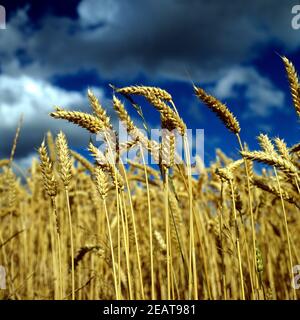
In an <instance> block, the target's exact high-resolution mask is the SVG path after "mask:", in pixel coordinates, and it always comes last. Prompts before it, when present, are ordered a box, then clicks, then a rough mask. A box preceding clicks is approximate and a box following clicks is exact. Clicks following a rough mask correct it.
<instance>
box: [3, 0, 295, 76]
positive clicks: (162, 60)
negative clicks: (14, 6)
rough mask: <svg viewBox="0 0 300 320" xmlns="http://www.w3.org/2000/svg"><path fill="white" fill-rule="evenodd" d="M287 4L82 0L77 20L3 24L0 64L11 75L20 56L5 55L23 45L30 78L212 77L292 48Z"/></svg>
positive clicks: (22, 16)
mask: <svg viewBox="0 0 300 320" xmlns="http://www.w3.org/2000/svg"><path fill="white" fill-rule="evenodd" d="M293 5H294V1H291V0H288V1H281V0H265V1H260V0H253V1H251V2H249V1H247V2H245V1H244V2H241V1H238V0H233V1H230V2H228V1H227V2H225V1H217V0H212V1H210V2H209V3H208V2H207V1H204V0H190V1H185V0H165V1H159V0H152V1H138V0H131V1H128V0H122V1H121V0H118V1H112V0H101V1H96V0H82V1H81V2H80V3H79V5H78V7H77V11H78V19H77V20H75V19H74V18H69V17H65V16H64V17H57V16H49V15H48V16H46V17H44V18H43V20H42V21H41V22H40V24H39V27H38V28H28V26H27V29H30V30H29V31H28V30H27V31H26V28H25V27H26V12H24V11H23V12H22V13H20V12H19V13H18V18H17V17H14V18H12V19H11V20H10V21H9V22H8V30H11V31H8V32H10V34H9V33H6V35H4V34H5V33H3V35H2V34H1V35H0V37H1V38H2V37H4V43H9V44H10V45H9V46H7V45H6V46H5V48H4V47H2V48H1V49H0V54H1V55H2V56H3V59H2V60H1V61H2V64H1V68H2V70H4V71H5V72H9V73H14V72H18V69H17V67H18V65H19V64H20V61H19V60H17V61H14V60H12V59H11V58H12V57H11V56H10V57H9V58H8V56H9V53H11V52H12V50H17V49H23V50H24V55H25V56H26V57H27V58H28V59H27V61H29V63H27V64H26V65H23V66H22V69H23V70H24V72H26V73H27V74H30V75H32V76H33V75H38V76H43V77H49V76H51V75H53V74H59V73H67V72H71V71H76V69H77V70H80V69H85V68H86V69H89V68H96V69H97V71H98V72H99V74H100V75H101V76H103V77H106V78H118V77H119V78H123V77H124V76H126V78H127V79H129V78H134V77H136V76H137V75H139V74H140V73H144V74H146V75H147V76H148V77H150V78H159V77H166V78H172V79H174V78H177V79H186V78H187V76H186V70H188V71H189V72H190V73H191V75H192V77H193V79H194V80H197V81H203V82H205V81H214V80H216V79H217V78H218V77H219V76H220V75H222V73H224V72H226V71H227V70H228V69H230V68H231V67H232V66H234V65H239V64H241V63H243V62H247V61H249V60H251V59H253V58H255V57H258V56H259V55H260V54H261V52H262V51H263V50H264V49H265V48H267V47H268V46H269V45H270V44H277V45H279V46H282V47H283V48H284V50H285V51H292V50H295V49H296V48H298V47H299V45H300V38H299V33H297V32H296V31H295V30H293V29H292V28H291V19H292V14H291V8H292V6H293ZM30 23H32V24H33V23H34V22H27V24H28V25H30ZM1 43H3V40H2V39H1ZM7 47H8V48H7ZM30 61H32V62H31V63H30Z"/></svg>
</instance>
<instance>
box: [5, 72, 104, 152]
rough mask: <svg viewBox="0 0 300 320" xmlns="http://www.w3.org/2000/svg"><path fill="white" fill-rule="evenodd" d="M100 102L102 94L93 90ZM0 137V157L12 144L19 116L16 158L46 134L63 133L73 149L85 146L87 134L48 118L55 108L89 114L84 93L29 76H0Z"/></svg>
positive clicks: (79, 129)
mask: <svg viewBox="0 0 300 320" xmlns="http://www.w3.org/2000/svg"><path fill="white" fill-rule="evenodd" d="M92 90H93V91H94V93H95V94H96V95H97V97H98V98H99V99H100V101H101V102H104V103H105V104H106V99H105V97H104V94H103V91H102V90H101V89H95V88H92ZM0 96H1V100H0V119H1V126H0V136H1V147H0V150H1V156H8V155H9V153H10V148H11V144H12V141H13V137H14V133H15V130H16V124H17V122H18V119H19V117H20V116H21V114H23V115H24V123H23V126H22V128H21V134H20V140H19V143H18V145H17V153H16V157H27V156H28V155H29V153H30V152H32V150H33V148H37V146H39V145H40V143H41V141H42V140H43V137H44V135H45V133H46V132H47V131H48V130H51V131H52V132H53V133H56V132H58V131H59V130H63V131H64V132H65V133H66V134H67V137H68V139H69V142H70V145H72V146H73V147H84V146H86V145H87V143H88V141H89V134H87V133H86V132H85V130H84V129H81V128H77V127H76V126H74V125H72V124H69V123H67V122H66V121H63V120H55V119H52V118H51V117H50V116H49V112H50V111H52V110H53V106H54V105H59V106H62V107H64V108H70V107H72V109H75V110H81V111H87V112H90V108H89V107H88V100H87V97H86V93H85V92H73V91H66V90H64V89H62V88H59V87H56V86H54V85H52V84H50V83H49V82H47V81H45V80H41V79H34V78H32V77H29V76H25V75H22V76H19V77H13V76H8V75H3V74H2V75H0Z"/></svg>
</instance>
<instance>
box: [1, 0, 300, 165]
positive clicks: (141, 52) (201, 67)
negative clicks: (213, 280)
mask: <svg viewBox="0 0 300 320" xmlns="http://www.w3.org/2000/svg"><path fill="white" fill-rule="evenodd" d="M0 4H1V5H3V6H4V7H5V9H6V15H7V21H6V29H5V30H0V116H1V124H0V136H1V145H0V156H1V157H5V156H8V154H9V152H10V148H11V143H12V140H13V136H14V131H15V127H16V125H17V122H18V118H19V117H20V115H21V113H24V117H25V118H24V125H23V129H22V132H21V138H20V142H19V145H18V149H17V153H16V157H17V160H18V161H19V163H20V164H21V165H24V164H26V163H28V162H29V161H30V159H31V158H32V156H33V155H34V153H35V148H37V146H38V145H39V144H40V142H41V141H42V139H43V137H44V135H45V133H46V132H47V130H48V129H50V130H52V131H53V132H54V133H55V132H57V131H58V130H60V129H62V130H64V131H65V132H66V134H67V136H68V138H69V142H70V145H71V147H73V148H75V149H78V148H80V147H81V146H86V145H87V143H88V141H89V135H88V134H86V133H85V132H84V130H82V129H80V128H74V126H72V125H70V124H67V123H64V122H63V121H57V120H56V121H55V120H53V119H50V117H49V116H48V113H49V112H50V111H51V110H52V109H53V106H54V105H61V106H62V107H66V108H70V109H79V110H82V111H88V110H89V106H88V103H87V98H86V91H87V88H88V87H90V88H92V89H93V90H94V92H95V93H96V95H97V96H98V97H99V98H100V101H101V102H102V103H103V105H104V106H106V107H107V108H108V109H109V110H110V112H111V94H112V92H111V88H110V87H109V83H112V84H114V85H116V86H119V87H120V86H127V85H135V84H144V85H155V86H160V87H162V88H165V89H167V90H168V91H169V92H170V93H171V94H172V96H173V98H174V101H175V103H176V106H177V108H178V110H179V112H180V114H181V116H182V118H183V119H184V120H185V122H186V123H187V126H188V127H189V128H191V129H196V128H199V129H204V130H205V162H206V164H208V163H209V161H210V160H212V159H213V158H214V149H215V148H222V149H223V150H224V151H225V152H226V153H228V154H229V155H230V156H234V155H236V151H237V143H236V140H235V137H234V136H233V135H232V134H230V133H229V132H228V131H227V130H226V129H225V128H224V127H223V125H222V124H221V123H220V121H219V119H217V118H216V117H215V115H213V114H212V113H211V112H210V111H209V110H207V109H206V107H205V106H204V105H202V104H201V103H200V102H198V101H197V99H196V97H195V96H194V94H193V90H192V83H191V80H192V81H194V82H195V83H196V84H197V85H199V86H201V87H203V88H205V89H206V90H207V91H208V92H210V93H212V94H214V95H215V96H216V97H218V98H219V99H220V100H222V101H224V102H226V103H227V105H228V106H229V108H230V109H231V110H232V112H233V113H234V114H235V115H236V116H237V118H238V119H239V121H240V124H241V128H242V132H241V135H242V139H243V140H244V141H246V142H247V143H248V144H249V145H250V147H251V148H252V149H254V148H257V143H256V140H255V137H256V136H257V135H258V134H259V132H264V133H268V134H269V135H270V136H271V137H275V136H279V137H281V138H284V139H285V140H286V141H287V143H288V144H294V143H296V142H298V141H299V136H300V134H299V133H300V132H299V122H298V119H297V116H296V113H295V111H294V108H293V106H292V101H291V98H290V95H289V87H288V82H287V78H286V75H285V72H284V67H283V64H282V61H281V59H280V57H279V55H278V54H280V55H286V56H287V57H288V58H289V59H290V60H292V61H293V63H294V64H295V66H296V67H298V69H299V70H300V29H299V30H294V29H293V28H292V25H291V21H292V18H293V15H292V13H291V11H292V7H293V6H294V5H296V4H299V1H296V0H295V1H280V0H253V1H251V2H250V1H248V2H245V1H237V0H233V1H230V3H229V2H228V1H221V0H219V1H217V0H212V1H209V2H208V1H204V0H197V1H196V0H190V1H185V0H164V1H158V0H151V1H150V0H149V1H147V0H144V1H142V0H140V1H137V0H81V1H79V0H76V1H75V0H72V1H32V2H29V1H11V0H10V1H0ZM299 22H300V19H299ZM139 101H140V102H141V104H142V107H143V111H144V114H145V117H146V119H147V122H148V124H149V125H150V126H151V127H157V125H158V123H157V119H158V117H157V115H156V114H155V112H154V110H153V108H151V107H150V106H149V105H147V104H145V103H144V102H143V100H140V99H139ZM130 110H132V109H130ZM130 113H131V115H132V116H133V117H134V118H137V116H136V114H135V113H134V112H133V111H130ZM111 114H112V115H113V113H112V112H111ZM113 119H114V116H113Z"/></svg>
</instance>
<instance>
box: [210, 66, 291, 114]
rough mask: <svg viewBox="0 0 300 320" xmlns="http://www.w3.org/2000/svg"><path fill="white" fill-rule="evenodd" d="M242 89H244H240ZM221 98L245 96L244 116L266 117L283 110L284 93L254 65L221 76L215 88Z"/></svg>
mask: <svg viewBox="0 0 300 320" xmlns="http://www.w3.org/2000/svg"><path fill="white" fill-rule="evenodd" d="M239 89H242V90H239ZM212 91H213V93H214V95H215V96H216V97H218V98H219V99H222V100H224V99H228V98H231V99H232V98H239V99H242V98H244V100H245V103H246V104H247V108H246V109H244V110H242V115H243V117H261V118H265V117H268V116H269V115H271V114H272V112H274V111H275V110H279V111H283V107H284V98H285V95H284V93H283V92H282V91H281V90H280V89H278V88H276V87H275V86H274V85H273V84H272V82H271V81H270V80H269V79H268V78H265V77H263V76H262V75H260V74H259V73H258V72H257V71H256V70H255V69H254V68H252V67H236V68H232V69H231V70H229V71H228V72H227V73H226V74H224V76H223V77H221V78H220V79H219V80H218V81H217V83H216V85H215V86H214V88H213V89H212Z"/></svg>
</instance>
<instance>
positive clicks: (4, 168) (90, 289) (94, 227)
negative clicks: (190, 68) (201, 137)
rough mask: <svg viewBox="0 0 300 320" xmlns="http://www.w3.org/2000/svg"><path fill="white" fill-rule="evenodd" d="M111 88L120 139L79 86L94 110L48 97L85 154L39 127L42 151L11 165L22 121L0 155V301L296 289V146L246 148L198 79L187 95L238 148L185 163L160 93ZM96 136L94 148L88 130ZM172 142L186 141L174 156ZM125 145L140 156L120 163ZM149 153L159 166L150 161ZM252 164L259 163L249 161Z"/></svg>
mask: <svg viewBox="0 0 300 320" xmlns="http://www.w3.org/2000/svg"><path fill="white" fill-rule="evenodd" d="M283 63H284V65H285V68H286V71H287V76H288V80H289V84H290V90H291V96H292V100H293V103H294V106H295V110H296V114H297V116H300V84H299V81H298V76H297V73H296V70H295V68H294V66H293V64H292V63H291V62H290V61H289V60H288V59H287V58H285V57H284V58H283ZM112 89H113V97H112V104H113V107H114V110H115V112H116V114H117V115H118V117H119V119H120V121H121V122H122V124H123V125H124V127H125V128H126V130H127V132H128V135H129V136H130V139H129V140H128V141H126V142H125V143H124V142H122V143H119V141H118V136H117V134H116V132H115V129H114V126H113V125H112V122H111V119H110V118H109V116H108V115H107V112H106V111H105V109H104V108H103V107H102V105H101V102H100V101H99V100H98V99H97V97H96V96H95V95H94V94H93V92H91V91H88V100H89V102H90V105H91V113H90V114H87V113H82V112H80V111H70V110H66V109H64V108H63V107H56V108H55V109H54V110H53V112H52V113H51V114H50V116H51V117H53V118H56V119H58V120H57V121H69V122H71V123H73V124H74V125H78V126H80V127H81V128H82V130H88V131H89V132H90V134H91V136H92V139H91V142H90V144H89V145H88V146H82V147H85V148H88V150H89V153H90V154H91V156H92V157H93V161H90V160H89V159H87V158H85V157H83V156H82V155H81V154H79V153H77V152H75V151H73V150H71V149H70V148H69V146H68V141H67V137H66V136H65V134H64V133H63V132H60V133H59V134H58V135H57V136H53V135H52V134H51V133H50V132H48V133H47V135H46V137H45V139H44V141H42V140H43V138H42V137H41V145H40V146H39V147H37V154H38V157H39V160H33V162H32V164H31V167H30V168H28V172H26V173H25V174H24V176H21V175H20V174H19V173H18V172H19V171H18V170H17V168H16V164H15V162H14V154H15V150H16V148H17V144H18V143H17V142H18V136H19V134H22V133H21V132H20V127H21V125H20V126H19V127H18V129H17V132H16V136H15V139H14V143H13V147H12V151H11V157H10V158H9V159H2V160H0V226H1V227H0V265H2V266H3V267H4V268H5V280H6V288H5V289H4V288H3V289H1V290H0V297H1V298H2V299H67V300H71V299H76V300H77V299H112V300H114V299H170V300H177V299H222V300H229V299H245V300H249V299H261V300H271V299H297V298H299V297H300V294H299V292H298V291H297V283H295V279H297V274H296V272H297V270H296V271H295V266H297V265H298V264H300V258H299V248H300V219H299V210H300V201H299V199H300V196H299V195H300V189H299V183H300V180H299V168H300V162H299V160H300V144H297V145H294V146H287V145H286V143H285V142H284V140H283V139H280V138H275V139H273V138H271V137H268V136H267V135H265V134H260V135H259V136H258V137H257V138H258V142H259V145H260V150H255V151H251V150H249V148H248V147H247V144H246V141H243V140H242V128H240V125H239V122H238V120H237V119H236V118H235V116H234V115H233V114H232V112H231V111H230V110H229V109H228V107H227V106H226V105H224V104H223V103H222V102H221V101H219V100H218V99H217V98H215V97H213V96H211V95H209V94H208V93H207V92H206V91H204V90H203V89H201V88H199V87H197V86H194V92H195V96H194V97H191V98H194V99H198V102H199V108H201V107H208V108H209V109H210V110H211V111H212V112H213V113H215V115H216V116H218V117H219V118H220V120H221V122H220V125H225V126H226V128H227V129H228V130H229V131H230V132H232V138H233V139H236V143H237V148H239V152H238V154H237V157H236V159H231V158H229V157H228V156H226V155H225V154H224V153H223V152H222V150H220V149H217V150H216V159H215V161H214V162H213V163H211V164H210V165H209V166H208V167H205V166H204V164H203V162H202V160H201V159H200V157H198V159H197V161H196V165H193V166H192V165H191V161H190V154H189V146H188V141H187V139H186V129H187V127H186V124H185V122H184V121H183V119H182V118H181V117H180V115H179V114H178V112H177V109H176V106H175V103H174V102H173V99H172V96H171V95H170V94H169V93H168V92H166V91H165V90H163V89H160V88H156V87H146V86H130V87H125V88H115V87H112ZM135 96H141V97H143V98H145V100H146V101H147V103H148V104H149V107H152V108H154V109H155V110H156V111H157V112H159V114H160V118H161V128H163V129H164V131H163V132H164V135H163V139H162V140H161V142H160V143H158V142H155V141H153V140H150V139H149V138H148V137H147V136H146V135H144V134H143V132H142V131H141V130H139V129H138V128H137V126H136V125H135V123H134V122H133V121H132V119H131V118H130V116H129V114H128V113H127V109H126V105H127V104H133V103H134V98H135ZM58 103H59V101H58ZM135 107H137V106H136V105H135ZM140 111H141V110H140ZM140 114H141V116H142V113H140ZM25 116H26V115H25ZM212 116H214V115H213V114H212ZM144 120H145V119H143V121H144ZM175 131H176V133H174V132H175ZM97 134H101V135H102V137H103V139H104V141H105V143H106V149H105V150H104V151H101V150H100V149H99V148H98V146H97V144H96V143H95V140H94V139H93V137H95V136H96V135H97ZM177 139H182V141H183V146H184V153H185V160H184V161H181V162H178V161H177V157H178V155H177V154H176V150H175V145H176V141H177ZM93 141H94V142H93ZM134 148H135V150H136V156H135V157H134V159H131V160H128V163H124V161H123V160H122V154H123V153H126V152H128V151H129V150H131V149H134ZM146 154H151V156H152V157H153V158H154V159H155V160H156V162H157V165H150V164H148V163H147V161H146ZM257 162H258V163H262V164H263V166H262V168H261V169H259V170H257V169H255V166H254V164H255V163H257ZM2 280H3V279H2ZM293 284H294V285H293Z"/></svg>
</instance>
